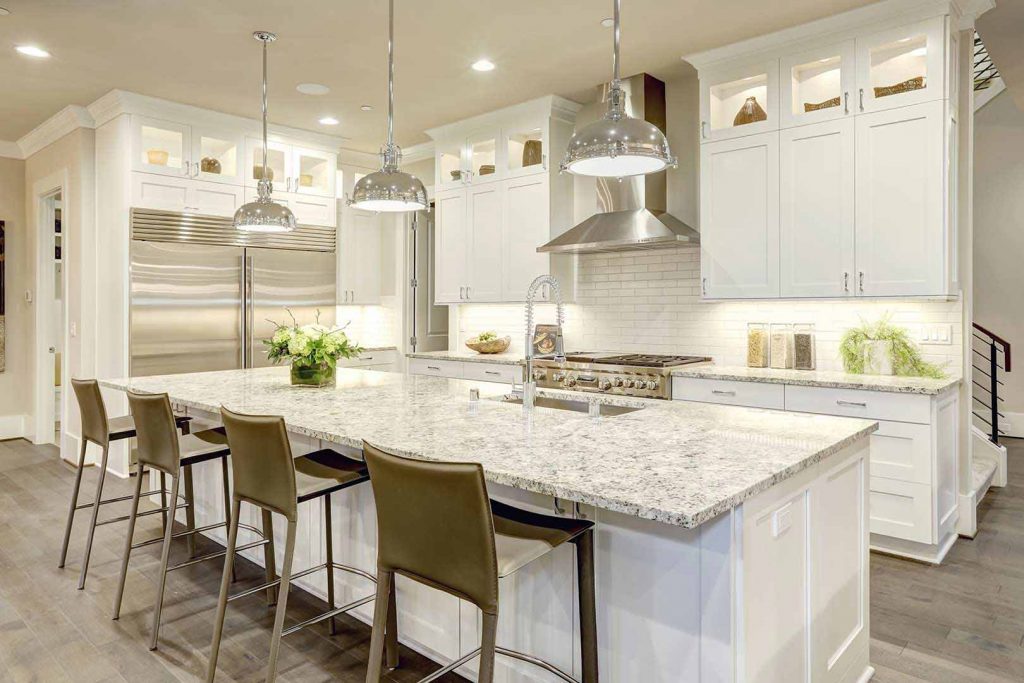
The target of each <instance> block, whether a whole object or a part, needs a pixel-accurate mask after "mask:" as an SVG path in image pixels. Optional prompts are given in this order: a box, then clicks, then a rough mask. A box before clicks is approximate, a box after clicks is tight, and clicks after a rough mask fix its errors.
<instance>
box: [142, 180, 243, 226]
mask: <svg viewBox="0 0 1024 683" xmlns="http://www.w3.org/2000/svg"><path fill="white" fill-rule="evenodd" d="M131 177H132V206H137V207H140V208H146V209H157V210H160V211H177V212H180V213H198V214H203V215H207V216H224V217H231V216H234V215H235V211H237V210H238V207H240V206H241V205H242V204H243V203H244V201H245V198H244V196H243V191H242V188H241V187H238V186H235V185H227V184H225V183H211V182H208V181H203V180H190V179H188V178H184V177H182V178H174V177H171V176H161V175H158V174H155V173H140V172H138V171H136V172H133V173H132V174H131Z"/></svg>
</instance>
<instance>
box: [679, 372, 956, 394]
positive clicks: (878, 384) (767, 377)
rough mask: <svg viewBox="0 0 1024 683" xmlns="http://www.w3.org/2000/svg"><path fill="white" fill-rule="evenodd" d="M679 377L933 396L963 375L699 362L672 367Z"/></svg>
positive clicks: (953, 384) (951, 385)
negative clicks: (894, 374)
mask: <svg viewBox="0 0 1024 683" xmlns="http://www.w3.org/2000/svg"><path fill="white" fill-rule="evenodd" d="M672 374H673V375H674V376H676V377H698V378H701V379H723V380H732V381H737V382H766V383H769V384H791V385H798V386H806V387H829V388H832V389H866V390H868V391H888V392H891V393H896V394H926V395H929V396H934V395H936V394H941V393H942V392H944V391H946V390H947V389H950V388H952V387H955V386H957V385H958V384H960V377H958V376H952V377H946V378H943V379H932V378H930V377H892V376H883V375H852V374H850V373H847V372H830V371H825V370H774V369H772V368H746V367H742V366H735V367H722V366H717V365H696V366H689V367H684V368H679V369H678V370H673V371H672Z"/></svg>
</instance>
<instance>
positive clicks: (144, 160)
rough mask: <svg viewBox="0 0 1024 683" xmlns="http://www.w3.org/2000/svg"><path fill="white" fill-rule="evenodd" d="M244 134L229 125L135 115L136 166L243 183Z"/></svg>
mask: <svg viewBox="0 0 1024 683" xmlns="http://www.w3.org/2000/svg"><path fill="white" fill-rule="evenodd" d="M242 142H243V140H242V135H241V134H240V133H237V132H231V131H228V130H226V129H222V128H216V127H209V126H201V125H188V124H183V123H176V122H173V121H163V120H160V119H155V118H150V117H146V116H138V115H133V116H132V169H133V170H135V171H143V172H146V173H155V174H157V175H164V176H176V177H183V178H195V179H198V180H202V181H209V182H216V183H226V184H240V182H241V156H242V149H243V145H242Z"/></svg>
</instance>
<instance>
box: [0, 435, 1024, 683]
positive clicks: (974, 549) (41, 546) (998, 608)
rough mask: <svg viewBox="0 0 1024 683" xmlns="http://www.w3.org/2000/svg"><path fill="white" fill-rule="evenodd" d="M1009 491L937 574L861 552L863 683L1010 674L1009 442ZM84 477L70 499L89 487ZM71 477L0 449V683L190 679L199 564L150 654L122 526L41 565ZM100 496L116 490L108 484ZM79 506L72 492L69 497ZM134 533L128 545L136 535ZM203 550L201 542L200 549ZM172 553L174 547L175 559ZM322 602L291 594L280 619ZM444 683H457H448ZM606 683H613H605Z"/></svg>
mask: <svg viewBox="0 0 1024 683" xmlns="http://www.w3.org/2000/svg"><path fill="white" fill-rule="evenodd" d="M1008 444H1009V447H1010V482H1009V486H1007V487H1006V488H1005V489H997V490H993V492H991V493H990V494H989V496H988V497H987V498H986V500H985V502H984V504H983V505H982V509H981V511H980V520H981V523H980V527H981V529H980V532H979V534H978V537H977V538H976V539H975V540H973V541H969V540H964V539H961V540H960V541H959V542H958V543H957V544H956V546H954V548H953V550H952V552H951V553H950V555H949V558H948V559H947V561H946V562H945V563H944V564H943V565H942V566H941V567H929V566H926V565H922V564H918V563H914V562H908V561H904V560H899V559H895V558H891V557H885V556H881V555H874V556H873V557H872V574H871V609H872V614H871V635H872V641H871V659H872V662H873V663H874V665H875V667H876V669H877V673H876V675H875V678H874V679H873V680H874V681H876V682H879V683H920V682H922V681H924V682H927V683H974V682H982V681H985V682H1003V681H1022V680H1024V524H1022V521H1024V442H1020V441H1014V440H1008ZM95 474H96V473H95V471H94V470H92V469H90V470H88V471H87V474H86V480H85V481H84V482H83V492H91V491H92V490H93V485H94V484H93V482H94V481H95V479H94V477H95ZM72 478H73V471H72V469H71V468H70V467H68V466H67V465H65V464H63V463H61V462H60V460H59V458H58V457H57V452H56V449H55V448H53V447H39V446H32V445H31V444H29V443H27V442H25V441H5V442H0V680H2V681H11V682H19V681H40V682H46V683H49V682H50V681H73V682H75V683H80V682H82V683H92V682H98V681H133V682H135V681H145V682H146V683H149V682H158V683H159V682H164V681H167V682H174V681H195V680H202V678H203V677H204V676H205V666H206V659H207V653H208V652H209V647H210V637H211V630H212V625H211V623H212V620H213V609H214V607H215V603H216V592H217V590H218V587H219V581H220V565H219V563H218V562H209V563H205V564H202V565H197V566H195V567H191V568H188V569H184V570H181V571H178V572H175V573H173V574H172V575H171V576H170V578H169V579H168V589H167V598H166V606H165V608H164V624H163V630H162V632H161V633H162V638H161V646H160V649H159V650H158V651H156V652H150V651H149V650H148V648H147V640H148V633H149V625H150V621H149V620H150V616H151V611H150V606H151V601H152V596H153V590H154V589H153V587H154V583H155V580H156V578H157V573H158V569H159V561H158V558H159V551H158V549H157V548H158V546H151V547H149V548H145V549H142V550H140V551H137V552H136V553H135V554H134V555H133V559H132V564H131V569H130V572H129V575H128V582H127V589H126V595H125V604H124V608H123V609H122V616H121V619H120V620H119V621H116V622H115V621H112V620H111V619H110V609H111V602H112V600H113V593H114V589H115V587H116V580H117V572H118V568H119V559H120V552H121V543H122V542H123V533H124V527H123V525H113V526H108V527H101V528H100V530H99V531H98V532H97V540H96V545H95V547H94V551H93V562H92V568H91V570H90V573H89V582H88V584H87V586H86V589H85V591H77V590H75V587H76V577H77V570H78V567H79V557H80V553H81V549H82V546H83V543H84V540H83V539H84V536H83V533H82V532H83V530H84V527H85V524H84V521H85V518H84V517H82V518H81V522H80V523H79V525H78V526H77V528H76V533H75V537H74V539H73V540H72V545H71V552H70V554H69V561H68V567H67V568H66V569H65V570H58V569H57V568H56V560H57V555H58V551H59V548H60V540H61V533H62V530H63V523H64V514H65V511H66V508H65V506H66V504H67V496H68V494H69V492H70V490H71V484H72V480H73V479H72ZM107 481H108V482H110V489H109V492H110V494H111V495H112V494H113V493H114V492H115V491H118V492H121V491H123V492H126V493H127V492H129V490H130V489H129V483H128V482H125V481H121V480H118V479H116V478H113V477H110V478H108V480H107ZM83 499H84V496H83ZM137 533H138V534H139V536H137V538H143V537H147V538H148V537H149V536H150V535H152V534H157V533H159V520H158V519H156V516H151V517H147V518H143V519H142V520H140V522H139V530H138V531H137ZM143 535H144V536H143ZM209 545H210V548H211V549H212V547H213V546H212V544H209ZM178 552H181V548H179V549H178ZM260 578H261V570H259V569H258V568H257V567H255V566H254V565H251V564H248V563H244V562H243V563H242V566H241V567H240V571H239V584H238V585H239V587H244V586H246V585H256V584H257V583H259V581H260ZM322 609H323V603H321V602H320V601H319V600H317V599H316V598H313V597H311V596H309V595H307V594H305V593H303V592H301V591H297V590H296V591H293V593H292V597H291V599H290V601H289V617H290V619H295V620H299V619H304V618H307V617H309V616H312V615H314V614H316V613H318V612H319V611H321V610H322ZM272 621H273V615H272V612H270V611H268V610H267V608H266V607H265V605H264V603H263V601H262V600H261V599H259V598H258V597H253V598H248V599H244V600H239V601H236V602H234V603H232V605H231V607H230V608H229V611H228V618H227V622H226V626H225V641H224V645H223V647H222V654H221V661H220V666H219V672H218V678H217V680H218V681H259V680H262V679H263V674H264V666H265V663H266V656H267V649H268V644H269V633H270V629H271V626H272ZM369 635H370V633H369V629H368V628H367V627H366V626H364V625H363V624H361V623H359V622H357V621H355V620H353V619H348V618H342V619H340V620H339V634H338V635H337V636H335V637H333V638H331V637H328V636H327V634H326V629H325V628H323V627H313V628H310V629H305V630H304V631H301V632H299V633H297V634H295V635H293V636H290V637H288V638H286V639H285V641H284V646H283V648H282V653H281V659H280V667H279V671H280V677H279V680H281V681H283V682H298V681H303V682H305V681H343V682H350V681H351V682H353V683H355V682H361V681H363V679H364V676H365V670H366V669H365V666H366V654H367V648H368V646H369ZM434 668H436V665H434V664H433V663H431V662H430V661H428V660H426V659H425V658H423V657H421V656H419V655H417V654H415V653H413V652H411V651H410V650H408V649H405V648H403V651H402V668H401V669H399V670H398V671H395V672H393V673H392V674H390V677H389V678H388V679H387V680H388V681H391V682H392V683H409V682H411V681H416V680H418V679H419V678H421V677H423V676H424V675H426V674H427V673H429V672H430V671H431V670H433V669H434ZM441 680H442V681H444V682H445V683H451V682H453V681H463V680H464V679H461V678H458V677H456V676H452V675H449V676H446V677H445V678H443V679H441ZM613 683H619V682H613Z"/></svg>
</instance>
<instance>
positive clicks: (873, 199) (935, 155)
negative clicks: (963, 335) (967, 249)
mask: <svg viewBox="0 0 1024 683" xmlns="http://www.w3.org/2000/svg"><path fill="white" fill-rule="evenodd" d="M944 110H945V104H944V102H942V101H936V102H927V103H925V104H919V105H915V106H912V107H902V108H900V109H890V110H887V111H880V112H876V113H874V114H866V115H864V116H859V117H858V118H857V163H856V178H857V189H856V194H857V200H856V201H857V238H856V260H857V293H858V294H862V295H865V296H900V295H915V294H916V295H928V294H931V295H942V294H945V293H946V291H945V290H946V277H945V276H944V273H943V269H944V266H945V259H944V254H945V246H946V237H945V235H946V232H945V223H944V221H945V216H944V213H945V200H944V194H943V192H944V171H945V164H944V163H943V155H944V149H943V148H944V143H945V134H944V129H943V121H944Z"/></svg>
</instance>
